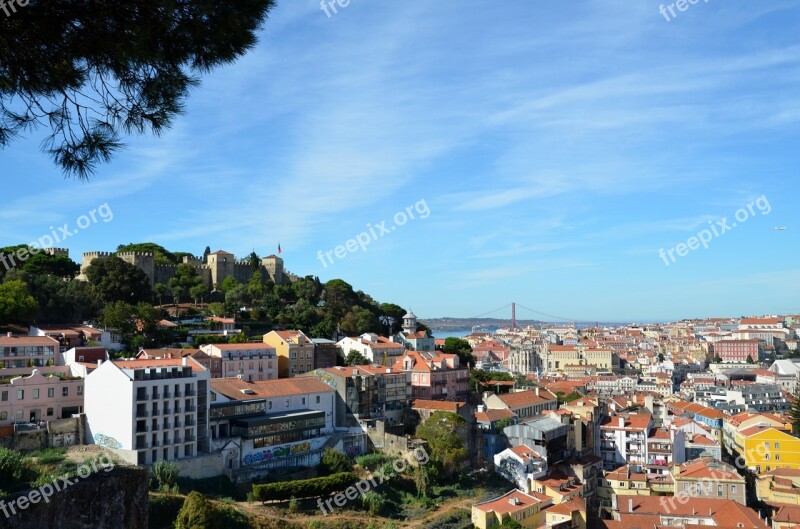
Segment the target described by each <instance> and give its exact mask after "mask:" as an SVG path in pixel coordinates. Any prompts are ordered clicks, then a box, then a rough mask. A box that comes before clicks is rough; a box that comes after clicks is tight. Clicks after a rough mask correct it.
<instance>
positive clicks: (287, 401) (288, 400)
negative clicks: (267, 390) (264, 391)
mask: <svg viewBox="0 0 800 529" xmlns="http://www.w3.org/2000/svg"><path fill="white" fill-rule="evenodd" d="M291 400H292V399H286V407H287V408H288V407H289V402H290V401H291Z"/></svg>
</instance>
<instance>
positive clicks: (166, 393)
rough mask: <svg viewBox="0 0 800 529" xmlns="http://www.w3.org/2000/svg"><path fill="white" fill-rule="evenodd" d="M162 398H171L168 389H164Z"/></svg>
mask: <svg viewBox="0 0 800 529" xmlns="http://www.w3.org/2000/svg"><path fill="white" fill-rule="evenodd" d="M164 398H165V399H171V398H172V393H170V392H169V391H165V392H164Z"/></svg>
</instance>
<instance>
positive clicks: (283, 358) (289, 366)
mask: <svg viewBox="0 0 800 529" xmlns="http://www.w3.org/2000/svg"><path fill="white" fill-rule="evenodd" d="M264 343H265V344H267V345H269V346H270V347H273V348H274V349H275V351H276V354H277V356H278V376H279V377H280V378H287V377H293V376H295V375H300V374H302V373H308V372H309V371H312V370H313V369H314V350H315V346H314V342H313V341H312V340H311V339H310V338H309V337H308V336H306V335H305V334H304V333H303V331H270V332H269V333H267V334H265V335H264Z"/></svg>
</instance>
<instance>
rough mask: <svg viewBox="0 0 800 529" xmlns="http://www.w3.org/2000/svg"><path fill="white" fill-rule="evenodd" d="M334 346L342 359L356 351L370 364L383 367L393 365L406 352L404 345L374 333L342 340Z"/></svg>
mask: <svg viewBox="0 0 800 529" xmlns="http://www.w3.org/2000/svg"><path fill="white" fill-rule="evenodd" d="M336 346H337V347H338V348H339V350H340V351H341V354H342V357H344V358H347V355H348V354H349V353H350V351H356V352H358V353H360V354H361V355H362V356H363V357H364V358H366V359H367V360H369V361H370V362H371V363H373V364H381V365H385V366H391V365H393V364H394V363H395V361H396V360H397V358H398V357H400V356H403V354H405V352H406V346H405V344H402V343H399V342H395V341H393V340H391V339H389V338H386V337H384V336H378V335H377V334H375V333H364V334H362V335H361V336H355V337H346V338H342V339H341V340H339V341H338V342H336Z"/></svg>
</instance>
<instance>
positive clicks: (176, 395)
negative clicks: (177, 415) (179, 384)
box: [174, 390, 183, 399]
mask: <svg viewBox="0 0 800 529" xmlns="http://www.w3.org/2000/svg"><path fill="white" fill-rule="evenodd" d="M182 396H183V393H181V392H180V390H179V391H176V392H175V394H174V397H175V398H176V399H179V398H181V397H182Z"/></svg>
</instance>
